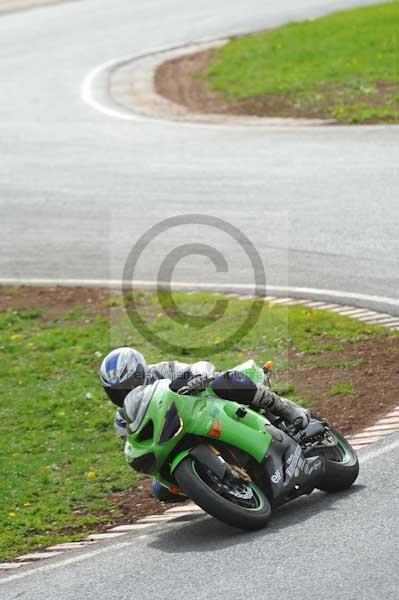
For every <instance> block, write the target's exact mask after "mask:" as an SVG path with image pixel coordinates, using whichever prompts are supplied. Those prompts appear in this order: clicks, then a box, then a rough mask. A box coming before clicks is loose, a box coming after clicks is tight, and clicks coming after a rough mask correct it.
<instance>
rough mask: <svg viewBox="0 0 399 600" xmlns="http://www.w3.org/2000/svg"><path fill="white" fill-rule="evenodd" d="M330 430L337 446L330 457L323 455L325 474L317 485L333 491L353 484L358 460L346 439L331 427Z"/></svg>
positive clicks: (356, 474) (357, 469) (341, 489)
mask: <svg viewBox="0 0 399 600" xmlns="http://www.w3.org/2000/svg"><path fill="white" fill-rule="evenodd" d="M330 431H331V433H332V435H333V436H334V438H335V439H336V441H337V447H336V451H335V453H334V454H335V455H333V456H331V458H330V457H329V456H328V455H327V456H324V461H325V474H324V476H323V479H322V481H321V483H319V484H318V485H317V487H318V488H319V490H322V491H323V492H328V493H334V492H341V491H343V490H346V489H348V488H350V487H351V485H353V483H354V482H355V481H356V479H357V476H358V475H359V460H358V457H357V454H356V452H355V450H354V449H353V448H352V446H351V445H350V443H349V442H348V440H347V439H346V438H345V437H344V436H343V435H342V434H341V433H339V431H336V430H335V429H332V428H331V430H330ZM320 456H323V454H320Z"/></svg>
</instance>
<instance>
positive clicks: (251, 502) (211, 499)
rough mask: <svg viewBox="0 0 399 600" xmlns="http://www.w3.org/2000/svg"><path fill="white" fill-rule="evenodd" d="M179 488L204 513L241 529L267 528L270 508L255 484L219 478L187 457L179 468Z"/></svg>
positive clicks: (177, 478)
mask: <svg viewBox="0 0 399 600" xmlns="http://www.w3.org/2000/svg"><path fill="white" fill-rule="evenodd" d="M175 477H176V480H177V483H178V484H179V487H181V488H182V490H183V491H184V493H185V494H186V495H187V496H188V497H189V498H191V500H193V501H194V502H195V503H196V504H197V505H198V506H200V507H201V508H202V509H203V510H204V511H205V512H207V513H208V514H210V515H212V516H213V517H215V518H216V519H218V520H219V521H222V522H223V523H226V524H227V525H231V526H233V527H237V528H239V529H247V530H256V529H262V528H263V527H265V526H266V525H267V523H268V521H269V519H270V516H271V507H270V504H269V501H268V499H267V498H266V496H265V495H264V493H263V492H262V491H261V490H260V489H259V488H258V487H257V486H256V485H255V484H253V483H252V482H246V481H243V480H241V479H240V480H237V481H236V482H231V481H230V482H226V481H225V480H223V481H222V480H221V479H219V478H218V477H217V476H216V475H215V474H214V473H213V472H212V471H211V470H210V469H209V467H207V466H206V465H203V464H201V463H200V462H198V461H197V460H196V459H195V458H194V457H193V456H187V457H186V458H185V459H184V460H183V461H182V462H181V463H180V464H179V465H178V467H177V468H176V471H175Z"/></svg>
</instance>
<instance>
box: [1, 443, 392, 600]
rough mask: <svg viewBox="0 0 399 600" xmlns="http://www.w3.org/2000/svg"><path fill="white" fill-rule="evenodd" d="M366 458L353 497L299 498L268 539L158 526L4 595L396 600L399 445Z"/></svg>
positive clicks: (64, 562) (55, 563)
mask: <svg viewBox="0 0 399 600" xmlns="http://www.w3.org/2000/svg"><path fill="white" fill-rule="evenodd" d="M359 456H360V457H361V471H362V472H361V476H359V479H358V483H357V484H356V485H355V486H354V487H353V488H352V489H351V490H349V491H348V492H345V493H340V494H336V495H327V494H323V493H316V492H315V493H313V494H312V495H311V496H308V497H306V498H305V497H302V498H300V499H298V500H296V501H295V503H293V504H291V505H286V506H284V507H282V508H280V509H279V510H278V511H276V512H275V514H274V516H273V519H272V521H271V522H270V525H269V527H268V528H267V529H265V530H264V531H261V532H256V533H241V532H238V531H236V530H233V529H230V528H228V527H227V526H225V525H223V524H222V523H219V522H217V521H216V520H214V519H212V518H211V517H208V516H204V517H202V516H201V517H192V518H191V520H190V521H188V522H187V521H186V522H183V523H181V524H177V525H162V526H155V527H151V528H148V529H146V530H145V533H144V534H140V533H139V534H131V535H129V536H123V538H116V541H114V542H107V543H104V544H102V546H101V547H99V546H97V545H96V546H95V548H94V549H93V550H92V549H91V548H88V549H87V548H86V549H84V550H81V551H78V552H71V553H68V554H67V555H66V554H63V555H62V557H61V558H59V560H57V558H53V559H51V560H48V561H46V562H45V563H43V564H42V566H39V565H37V566H36V568H33V569H31V568H29V567H25V568H24V569H25V571H22V570H21V572H17V573H15V574H13V575H4V576H3V577H0V597H1V598H2V599H3V598H4V600H17V599H18V600H20V599H24V600H42V599H43V598H49V599H51V600H53V599H56V598H57V599H58V600H77V599H78V598H79V599H80V598H84V599H85V600H98V599H101V600H102V599H107V600H132V599H134V600H136V599H140V600H187V598H192V599H194V600H210V599H212V600H225V599H226V598H251V599H253V600H264V598H278V599H279V600H292V598H296V599H297V600H320V599H323V600H324V599H327V598H335V599H336V600H348V598H353V599H354V600H377V599H380V598H384V599H385V600H397V597H398V593H397V590H398V588H399V573H398V569H397V555H398V552H399V543H398V539H399V522H398V519H397V514H398V510H399V499H398V495H397V479H396V478H395V477H392V473H394V472H395V470H396V465H397V462H398V460H399V437H398V436H396V435H395V436H389V437H388V438H385V441H384V442H383V443H381V444H380V445H378V446H374V447H373V449H370V450H368V451H365V450H361V451H360V453H359ZM121 539H122V541H120V540H121ZM118 540H119V541H118ZM65 557H66V558H65Z"/></svg>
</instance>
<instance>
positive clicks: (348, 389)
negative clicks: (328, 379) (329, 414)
mask: <svg viewBox="0 0 399 600" xmlns="http://www.w3.org/2000/svg"><path fill="white" fill-rule="evenodd" d="M329 393H330V395H331V396H341V395H345V394H348V395H350V396H355V395H356V394H357V392H356V390H355V388H354V387H353V385H352V384H350V383H339V384H337V385H333V386H332V387H331V389H330V392H329Z"/></svg>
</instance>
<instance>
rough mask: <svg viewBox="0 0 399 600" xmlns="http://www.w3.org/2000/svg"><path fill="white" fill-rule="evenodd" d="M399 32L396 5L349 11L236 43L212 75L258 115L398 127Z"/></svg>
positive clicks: (218, 58) (228, 95) (228, 96)
mask: <svg viewBox="0 0 399 600" xmlns="http://www.w3.org/2000/svg"><path fill="white" fill-rule="evenodd" d="M398 32H399V2H398V1H397V0H395V1H392V2H389V3H385V4H378V5H376V6H370V7H366V8H358V9H354V10H346V11H343V12H339V13H335V14H332V15H329V16H326V17H323V18H319V19H316V20H314V21H304V22H299V23H292V24H289V25H286V26H284V27H280V28H278V29H276V30H272V31H265V32H263V33H261V34H255V35H247V36H244V37H240V38H237V39H234V40H233V41H231V42H230V43H229V44H227V45H226V46H225V47H223V48H221V49H220V50H218V51H216V52H215V54H214V58H213V60H212V62H211V65H210V67H209V69H208V71H207V73H206V76H207V77H208V78H209V81H210V84H211V86H212V87H213V88H214V89H215V90H218V91H220V92H222V94H223V97H224V99H225V100H227V101H228V102H230V103H231V104H234V103H237V102H238V103H239V102H243V101H244V104H243V108H244V109H245V107H247V110H248V111H249V112H250V113H252V114H259V115H265V114H268V112H270V111H272V114H273V115H275V114H276V113H277V114H278V112H279V108H280V112H281V115H282V116H288V114H291V115H292V116H314V117H327V118H328V117H329V118H334V119H337V120H338V121H340V122H344V123H367V122H399V33H398ZM248 101H249V102H248ZM245 102H246V103H245ZM287 113H288V114H287Z"/></svg>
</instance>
